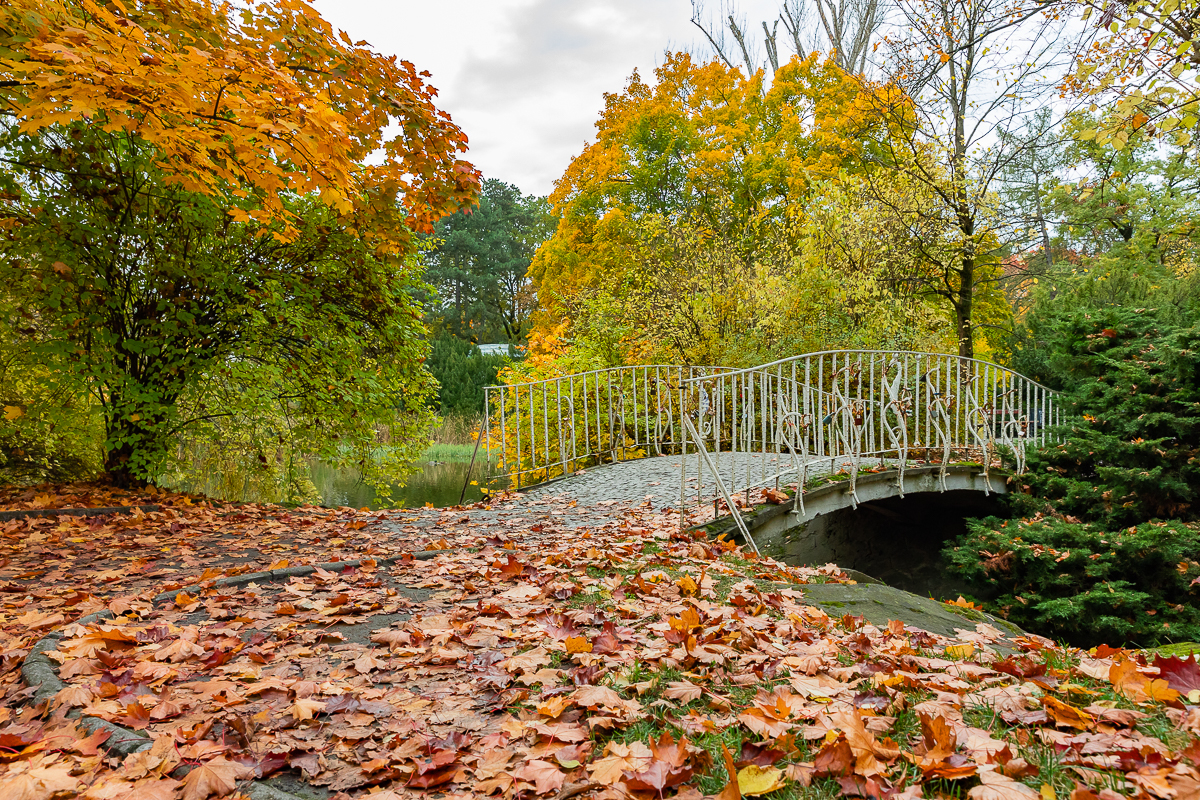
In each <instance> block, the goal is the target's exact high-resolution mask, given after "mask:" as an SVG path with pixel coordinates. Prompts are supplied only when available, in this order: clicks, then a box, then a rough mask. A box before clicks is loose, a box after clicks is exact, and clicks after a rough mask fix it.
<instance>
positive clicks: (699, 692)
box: [663, 681, 704, 703]
mask: <svg viewBox="0 0 1200 800" xmlns="http://www.w3.org/2000/svg"><path fill="white" fill-rule="evenodd" d="M703 695H704V690H703V689H701V688H700V687H699V686H697V685H696V684H694V683H692V682H691V681H672V682H671V683H668V684H667V688H666V689H664V690H663V697H665V698H667V699H668V700H679V701H681V702H684V703H690V702H691V701H693V700H699V699H700V698H701V697H702V696H703Z"/></svg>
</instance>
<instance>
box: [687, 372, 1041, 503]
mask: <svg viewBox="0 0 1200 800" xmlns="http://www.w3.org/2000/svg"><path fill="white" fill-rule="evenodd" d="M677 405H678V406H679V407H680V408H683V409H685V410H686V412H687V415H688V419H689V422H690V424H688V425H687V426H685V438H684V440H683V442H682V443H681V449H680V453H681V455H683V456H684V457H683V458H681V459H680V465H681V467H680V510H681V511H684V510H685V509H687V508H688V507H690V506H692V505H701V504H706V503H708V502H710V501H711V500H712V498H713V495H714V492H713V491H710V490H709V489H708V487H709V485H710V484H711V486H712V488H713V489H714V490H715V491H716V493H719V494H720V495H723V496H724V498H725V502H726V504H727V506H728V507H730V509H731V511H732V513H734V515H735V516H738V512H737V509H736V502H737V499H739V498H740V499H741V500H743V501H744V502H748V501H749V493H750V490H752V489H755V488H760V487H765V486H767V485H769V484H772V483H773V484H774V485H775V486H776V488H778V486H779V484H780V483H781V482H782V483H784V484H785V485H793V484H794V486H795V488H796V492H795V497H794V501H793V502H794V503H795V506H796V510H798V511H801V512H802V511H803V503H804V493H805V484H806V483H808V478H809V475H810V474H812V472H813V471H814V470H815V469H818V468H820V469H828V470H829V471H831V472H845V473H848V477H849V482H850V486H849V489H850V497H851V502H852V503H854V504H857V500H858V497H857V494H856V483H857V478H858V473H859V470H860V469H861V468H862V467H863V462H864V459H869V460H871V461H874V460H875V459H878V461H879V464H880V466H885V465H889V464H890V465H891V466H893V467H894V468H896V469H898V470H899V471H900V473H901V474H900V478H901V480H900V491H901V493H903V472H904V470H905V468H906V467H907V466H909V465H911V464H912V463H913V462H914V461H923V462H925V463H937V464H940V465H941V469H940V471H939V481H940V485H941V487H942V488H943V489H944V488H945V477H946V465H947V464H948V463H950V461H951V459H952V458H953V457H959V458H963V459H969V460H971V461H978V462H979V463H980V464H981V465H982V467H983V470H984V474H985V476H986V474H987V472H988V470H989V469H990V467H991V464H992V461H993V459H994V458H995V456H996V453H997V447H999V446H1004V447H1007V448H1009V449H1010V451H1011V453H1012V455H1013V457H1014V458H1015V460H1016V468H1017V471H1018V472H1023V471H1024V466H1025V449H1026V446H1027V445H1028V444H1030V443H1044V442H1045V437H1046V428H1047V427H1048V426H1050V425H1053V424H1057V423H1058V422H1060V410H1059V408H1058V407H1057V406H1056V404H1055V392H1053V391H1052V390H1051V389H1048V388H1047V387H1045V386H1042V385H1041V384H1039V383H1036V382H1035V381H1032V380H1030V379H1028V378H1026V377H1024V376H1023V375H1020V374H1018V373H1016V372H1013V371H1012V370H1009V369H1007V368H1005V367H1001V366H999V365H997V364H992V363H990V362H987V361H980V360H978V359H969V358H962V357H960V356H955V355H947V354H943V353H917V352H903V351H878V350H834V351H826V352H820V353H808V354H805V355H800V356H794V357H792V358H786V359H782V360H780V361H775V362H772V363H770V364H765V365H762V366H759V367H753V368H750V369H742V370H728V371H724V372H721V373H720V374H715V375H702V376H695V377H689V378H687V379H684V380H683V381H682V382H681V386H680V389H679V400H678V402H677ZM700 450H702V451H704V453H705V454H706V455H705V456H704V457H703V458H697V459H695V460H694V461H693V462H692V463H694V464H695V469H696V470H697V474H696V476H695V477H694V479H693V480H694V483H695V485H694V486H692V487H689V486H688V474H687V472H688V465H689V461H691V460H690V459H688V458H687V455H688V454H689V453H692V452H696V451H700ZM706 472H707V475H706ZM985 485H986V481H985Z"/></svg>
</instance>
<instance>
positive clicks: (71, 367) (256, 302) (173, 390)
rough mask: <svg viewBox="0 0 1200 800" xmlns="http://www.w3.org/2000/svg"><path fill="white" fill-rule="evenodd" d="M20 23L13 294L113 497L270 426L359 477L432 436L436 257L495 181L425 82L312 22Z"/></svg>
mask: <svg viewBox="0 0 1200 800" xmlns="http://www.w3.org/2000/svg"><path fill="white" fill-rule="evenodd" d="M0 14H3V16H2V17H0V19H2V23H0V31H2V35H3V39H2V40H0V48H3V50H2V52H3V53H4V55H5V57H4V59H3V61H2V62H0V66H2V68H3V70H4V73H5V76H4V80H2V81H0V101H2V103H3V111H4V114H5V120H4V126H3V131H2V142H0V152H2V153H3V155H2V156H0V158H2V159H3V163H4V164H5V166H6V168H7V170H6V172H5V173H4V174H3V175H2V176H0V180H2V181H3V185H2V190H3V198H2V203H3V205H2V206H0V214H2V218H3V223H4V226H3V230H4V240H3V250H2V252H0V256H2V258H0V271H2V272H3V275H4V280H6V281H8V282H10V283H11V285H15V286H18V287H19V290H18V291H17V293H16V294H17V296H18V297H20V298H21V299H22V301H23V304H24V306H23V308H22V309H21V314H22V315H23V316H24V317H25V318H27V319H28V320H30V325H31V327H33V328H35V329H36V330H37V331H38V336H37V338H38V342H39V343H38V352H39V353H40V355H41V356H42V358H43V359H44V363H46V364H48V365H50V367H51V368H52V369H53V370H54V375H55V380H58V381H65V382H74V383H75V384H76V385H80V386H83V387H85V388H86V389H87V390H88V391H89V392H90V393H91V394H92V396H93V397H94V398H95V401H96V402H97V403H98V404H99V405H100V406H101V407H102V409H103V415H104V418H105V426H106V443H105V445H106V450H107V456H106V461H105V468H106V470H107V471H108V472H109V473H110V475H111V476H112V477H113V478H114V479H115V480H117V481H118V482H120V483H130V482H133V481H136V480H142V479H146V478H150V477H152V476H153V475H154V473H155V470H156V469H158V468H159V467H160V466H161V464H162V462H163V460H164V459H165V458H166V456H167V455H168V454H169V452H170V449H171V441H172V437H173V436H175V435H176V434H178V433H180V432H181V431H184V430H187V429H194V428H195V426H198V425H199V426H203V425H210V426H211V425H215V424H217V423H216V422H215V421H216V420H224V421H225V422H227V423H229V422H238V421H242V422H251V421H261V419H262V418H263V416H264V414H266V410H265V409H266V407H267V406H270V407H271V412H270V414H269V416H271V418H272V419H275V420H284V421H285V423H284V424H282V425H281V426H279V427H277V428H276V429H275V430H274V432H273V436H271V438H272V439H276V440H278V439H282V438H284V437H285V436H288V435H291V436H295V437H297V439H298V440H299V441H304V442H306V443H307V444H309V445H310V446H311V447H312V448H313V449H312V450H311V451H310V452H315V453H320V454H323V455H327V456H329V457H331V458H333V459H335V460H337V461H340V462H345V461H346V460H347V459H352V458H354V457H356V456H357V457H360V458H362V457H365V452H366V450H367V449H369V446H370V445H371V444H372V443H373V434H374V431H373V429H372V426H373V425H374V424H376V423H377V422H380V421H385V420H387V419H389V418H394V419H396V420H398V422H399V432H400V433H401V434H407V433H410V432H411V430H410V428H409V427H406V426H409V424H410V423H415V419H412V417H413V415H414V414H417V413H418V412H419V409H422V408H423V407H424V397H425V395H426V393H427V392H428V391H429V389H430V388H431V387H430V386H429V379H428V376H427V373H426V372H425V371H424V370H423V369H422V368H421V367H420V361H421V358H422V355H423V353H422V349H423V345H422V344H421V339H420V334H421V332H422V331H421V328H420V324H419V312H418V309H417V308H415V307H414V305H413V303H412V301H411V300H410V299H409V291H410V289H411V285H412V281H413V279H414V277H415V275H416V271H417V270H416V264H415V262H414V261H413V260H412V258H411V254H412V252H413V249H414V244H415V243H414V239H413V233H414V232H427V231H429V230H431V224H432V221H433V220H435V219H437V218H438V217H441V216H443V215H444V214H445V213H447V212H450V211H453V210H455V209H457V208H460V207H463V206H466V205H467V204H469V203H470V202H471V200H472V199H473V194H474V190H475V187H476V185H477V182H478V176H477V173H476V172H475V171H474V170H473V169H472V168H471V167H470V166H469V165H468V164H466V163H465V162H463V161H461V160H459V159H458V157H457V154H458V153H459V152H461V151H462V150H463V149H465V138H464V137H463V135H462V133H461V132H460V131H459V130H458V128H457V127H455V126H454V125H453V123H452V122H451V121H450V120H449V118H448V116H447V115H445V114H444V113H443V112H440V111H438V110H437V109H436V108H435V107H434V105H433V103H432V98H433V94H434V92H433V90H432V89H430V88H429V87H427V86H425V84H424V83H423V82H422V81H421V79H420V77H419V76H418V75H417V73H416V70H415V68H414V67H413V66H412V65H411V64H408V63H407V62H397V61H396V60H395V59H388V58H383V57H380V56H378V55H376V54H374V53H373V52H371V51H370V49H369V48H368V47H367V46H366V45H365V43H361V42H360V43H358V44H351V43H350V40H349V38H348V37H347V36H346V35H345V34H344V33H341V34H339V35H338V36H335V35H334V34H333V32H332V30H331V29H330V28H329V26H328V25H327V24H326V23H325V22H324V20H322V19H321V18H320V17H319V16H318V15H317V14H316V12H315V11H313V9H312V8H311V7H309V6H308V5H306V4H304V3H302V2H288V3H283V2H268V3H260V4H256V5H255V6H254V7H253V9H245V10H239V11H234V10H233V9H230V8H228V7H219V8H213V7H211V6H209V5H208V4H205V3H199V2H181V3H173V4H170V5H168V6H163V5H161V4H156V3H145V4H131V5H130V6H129V7H128V9H126V8H124V7H121V6H116V5H114V6H111V7H108V8H103V7H98V6H95V5H93V4H91V3H72V2H59V3H50V4H46V3H33V2H18V3H15V4H10V5H9V6H8V7H6V8H5V9H4V10H3V11H2V12H0ZM63 87H67V88H65V89H64V88H63ZM393 123H395V125H394V127H393ZM389 130H394V135H391V138H387V137H388V135H389V134H388V133H387V132H388V131H389ZM372 153H378V154H379V156H380V157H379V158H376V159H373V162H374V163H373V164H371V165H367V164H365V163H364V161H365V160H366V157H367V156H368V155H370V154H372ZM234 387H236V388H238V389H239V391H235V392H231V391H230V389H232V388H234ZM231 399H232V400H235V401H237V402H235V403H234V405H233V406H230V405H229V402H230V400H231ZM406 415H408V418H406ZM339 440H340V442H341V444H340V445H339ZM259 456H260V458H262V459H263V460H264V461H265V460H266V459H267V456H266V455H265V454H263V453H260V454H259Z"/></svg>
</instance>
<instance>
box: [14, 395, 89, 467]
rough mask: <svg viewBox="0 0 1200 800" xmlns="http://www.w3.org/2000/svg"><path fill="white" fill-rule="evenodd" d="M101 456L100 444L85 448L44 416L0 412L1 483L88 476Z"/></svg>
mask: <svg viewBox="0 0 1200 800" xmlns="http://www.w3.org/2000/svg"><path fill="white" fill-rule="evenodd" d="M2 405H4V404H3V403H0V406H2ZM9 407H10V408H19V407H18V406H9ZM0 410H2V409H0ZM100 456H101V452H100V450H99V448H97V447H91V448H88V447H87V446H86V445H85V443H84V442H83V441H81V440H80V439H79V438H78V437H73V436H70V435H69V434H68V435H64V433H63V432H62V431H60V430H59V429H58V426H56V425H55V423H53V422H50V421H48V420H47V419H45V418H31V417H25V416H23V417H21V418H18V419H15V420H8V419H5V418H4V417H3V416H0V485H3V484H15V485H22V486H23V485H32V484H38V483H47V482H49V483H65V482H67V481H73V480H77V479H82V478H90V477H93V476H94V475H95V474H96V473H97V472H99V469H100Z"/></svg>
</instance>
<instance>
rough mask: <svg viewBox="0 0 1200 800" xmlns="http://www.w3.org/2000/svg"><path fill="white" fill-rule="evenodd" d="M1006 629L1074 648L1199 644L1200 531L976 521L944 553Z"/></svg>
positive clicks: (1166, 525)
mask: <svg viewBox="0 0 1200 800" xmlns="http://www.w3.org/2000/svg"><path fill="white" fill-rule="evenodd" d="M945 555H946V558H947V559H948V561H949V562H950V563H951V564H953V565H954V566H955V567H957V568H958V569H959V570H961V571H962V573H963V575H965V576H966V577H967V578H968V579H969V580H971V581H973V582H976V583H978V584H979V585H981V586H988V587H990V588H991V589H993V590H994V591H998V592H999V593H1000V594H999V596H998V597H996V598H995V599H994V600H993V601H992V603H991V605H993V606H995V607H997V608H998V610H999V611H1000V612H1001V613H1002V614H1004V616H1005V617H1006V618H1007V619H1008V620H1009V621H1011V622H1013V623H1016V624H1017V625H1020V626H1022V627H1024V628H1026V629H1028V630H1033V631H1036V632H1038V633H1041V634H1043V635H1045V636H1050V637H1053V638H1056V639H1061V640H1065V641H1068V642H1070V643H1071V644H1074V645H1078V646H1081V647H1091V646H1093V645H1096V644H1100V643H1107V644H1110V645H1119V644H1143V645H1145V644H1154V643H1159V642H1169V641H1178V640H1184V639H1196V638H1197V637H1198V636H1200V605H1197V601H1198V600H1200V586H1198V585H1193V583H1194V582H1196V581H1198V580H1200V563H1197V561H1196V559H1197V557H1198V556H1200V528H1198V527H1197V526H1196V525H1185V524H1183V523H1181V522H1178V521H1171V522H1152V523H1145V524H1142V525H1138V526H1136V527H1133V526H1131V527H1129V528H1128V529H1124V530H1114V531H1106V530H1104V529H1103V528H1101V527H1099V526H1097V525H1091V524H1086V523H1081V522H1068V521H1065V520H1063V519H1060V518H1045V519H1041V520H1037V521H1031V520H1001V519H998V518H996V517H989V518H987V519H983V520H973V521H971V522H970V523H969V524H968V531H967V533H966V534H965V535H964V536H963V537H960V538H959V540H958V541H956V542H955V543H954V544H953V545H952V546H950V547H947V548H946V550H945Z"/></svg>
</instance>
